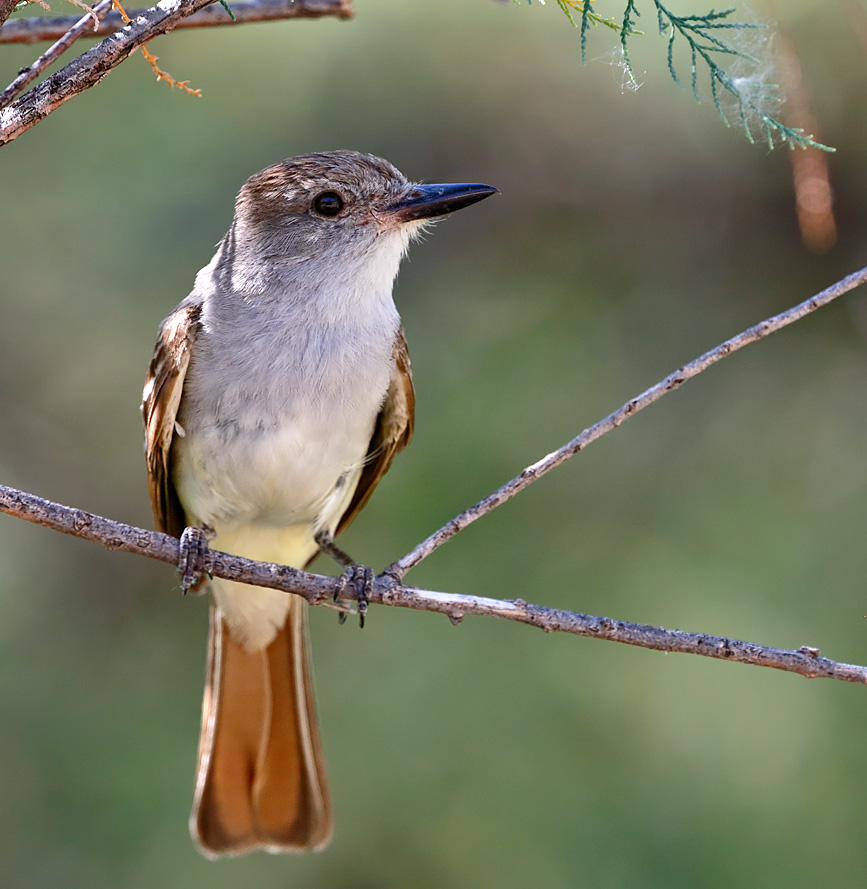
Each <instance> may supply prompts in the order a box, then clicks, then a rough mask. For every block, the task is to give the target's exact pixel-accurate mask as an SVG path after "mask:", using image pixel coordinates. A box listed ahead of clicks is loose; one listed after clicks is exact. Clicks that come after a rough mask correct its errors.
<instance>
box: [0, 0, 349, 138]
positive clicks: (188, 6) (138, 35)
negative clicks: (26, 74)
mask: <svg viewBox="0 0 867 889" xmlns="http://www.w3.org/2000/svg"><path fill="white" fill-rule="evenodd" d="M213 2H214V0H162V2H161V3H160V4H159V6H154V7H151V8H150V9H146V10H143V11H140V12H138V13H137V14H136V16H135V18H134V19H133V21H132V23H131V24H129V25H125V26H124V27H123V28H122V29H121V30H120V31H117V32H116V33H114V34H111V35H109V36H108V37H106V38H105V39H104V40H103V41H101V42H100V43H98V44H97V45H96V46H94V47H91V48H90V49H89V50H87V51H86V52H84V53H82V54H81V55H80V56H78V58H76V59H73V60H72V61H71V62H70V63H69V64H67V65H65V66H64V67H63V68H61V69H60V70H59V71H57V72H56V73H55V74H52V75H51V77H49V78H47V79H46V80H44V81H42V83H40V84H38V85H37V86H35V87H33V88H32V89H30V90H29V91H28V92H26V93H25V94H24V95H23V96H21V97H20V98H18V99H16V100H15V101H14V102H13V103H12V104H11V105H9V106H8V107H7V108H4V109H2V110H0V145H6V144H7V143H9V142H11V141H12V140H13V139H16V138H17V137H18V136H20V135H21V134H22V133H24V132H26V131H27V130H28V129H30V127H32V126H34V124H37V123H39V121H40V120H42V119H43V118H45V117H46V116H47V115H49V114H50V113H51V112H52V111H54V110H55V109H57V108H59V107H60V106H61V105H63V104H64V103H65V102H68V101H69V100H70V99H71V98H73V97H74V96H77V95H78V94H79V93H81V92H83V91H84V90H86V89H89V88H90V87H92V86H96V84H97V83H99V82H100V81H101V80H102V79H103V77H105V76H106V75H107V74H108V73H109V71H111V70H112V68H114V67H116V66H117V65H119V64H120V63H121V62H123V61H124V59H126V58H127V57H128V56H129V55H130V53H132V52H133V51H134V50H136V49H138V48H139V47H140V46H141V45H142V44H145V43H147V42H148V41H149V40H153V38H154V37H159V36H160V34H165V33H166V32H168V31H171V30H172V29H173V28H175V27H178V26H179V25H180V23H181V22H182V21H184V20H185V19H186V18H188V17H189V16H191V15H193V14H194V13H196V12H198V11H199V10H201V9H203V8H204V7H206V6H208V5H209V4H210V3H213ZM302 2H310V0H295V3H297V4H299V6H300V5H301V4H302ZM315 2H316V3H318V4H322V3H325V2H327V0H315ZM293 5H294V4H293ZM332 5H333V6H337V5H340V6H342V5H343V4H342V3H341V2H340V0H335V2H334V3H333V4H332ZM5 28H6V26H4V27H3V29H2V30H0V34H2V32H3V31H4V30H5Z"/></svg>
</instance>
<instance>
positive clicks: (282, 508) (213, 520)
mask: <svg viewBox="0 0 867 889" xmlns="http://www.w3.org/2000/svg"><path fill="white" fill-rule="evenodd" d="M354 419H355V420H356V421H355V422H353V423H346V422H341V418H339V417H333V418H331V419H330V420H329V419H328V418H319V417H315V418H311V417H308V418H307V419H295V420H285V421H282V422H278V423H273V424H269V425H267V426H265V425H264V424H257V425H256V426H253V427H252V428H244V427H242V426H239V424H237V423H235V424H229V425H228V426H227V425H226V424H221V425H213V426H210V427H204V428H201V429H198V430H195V431H192V430H191V431H190V432H187V434H185V435H183V436H178V437H176V439H175V447H176V448H177V451H178V453H177V460H176V464H175V465H176V471H175V484H176V486H177V488H178V493H179V495H180V499H181V502H182V503H183V504H184V506H185V508H186V509H187V511H188V512H190V513H193V514H194V515H195V518H196V519H197V520H198V521H199V522H202V523H204V524H207V525H210V526H212V527H213V528H214V529H215V530H217V531H218V532H219V531H220V530H221V529H226V530H228V529H230V528H233V527H237V526H245V525H264V526H271V527H286V526H289V525H308V526H310V525H313V526H315V527H324V526H326V525H329V524H332V519H333V520H334V521H336V520H337V518H339V512H338V513H337V515H336V516H335V515H333V513H335V512H337V510H338V509H339V510H340V511H341V512H342V509H345V508H346V504H347V502H348V498H349V497H350V496H351V494H352V491H353V489H354V487H355V485H356V483H357V481H358V476H359V474H360V471H361V466H362V465H363V461H364V458H365V455H366V453H367V447H368V444H369V441H370V437H371V435H372V431H373V423H374V419H375V410H371V411H370V415H369V417H367V418H365V421H364V422H361V423H359V422H358V420H357V418H354ZM323 420H324V422H323ZM185 432H186V430H185ZM341 506H342V509H340V507H341Z"/></svg>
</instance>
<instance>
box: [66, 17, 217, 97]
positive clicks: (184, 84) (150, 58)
mask: <svg viewBox="0 0 867 889" xmlns="http://www.w3.org/2000/svg"><path fill="white" fill-rule="evenodd" d="M72 2H73V3H76V2H78V0H72ZM112 5H113V6H114V8H115V9H116V10H117V11H118V12H119V13H120V17H121V18H122V19H123V20H124V21H125V22H126V23H127V24H129V23H130V22H131V21H132V19H130V17H129V16H128V15H127V14H126V10H125V9H124V8H123V5H122V4H121V2H120V0H112ZM141 54H142V55H143V56H144V57H145V59H147V62H148V64H149V65H150V66H151V68H153V69H154V74H155V75H156V78H157V80H164V81H165V82H166V83H167V84H168V85H169V86H174V87H177V88H178V89H179V90H183V91H184V92H185V93H188V94H189V95H191V96H201V95H202V91H201V90H195V89H193V88H192V87H191V86H190V82H189V80H175V79H174V77H172V75H171V74H169V72H168V71H163V69H162V68H160V66H159V65H158V64H157V62H158V61H159V57H158V56H155V55H154V54H153V53H152V52H148V45H147V44H146V43H145V44H143V45H142V47H141Z"/></svg>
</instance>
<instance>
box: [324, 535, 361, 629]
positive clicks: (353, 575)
mask: <svg viewBox="0 0 867 889" xmlns="http://www.w3.org/2000/svg"><path fill="white" fill-rule="evenodd" d="M314 540H315V541H316V542H317V543H318V544H319V548H320V549H321V550H322V552H324V553H327V554H328V555H329V556H331V558H332V559H334V561H335V562H337V564H338V565H341V566H342V567H343V573H342V574H341V575H340V577H339V578H338V581H337V591H336V592H335V593H334V601H335V602H340V600H341V599H345V598H347V597H350V598H354V599H355V601H356V606H357V608H358V625H359V626H360V627H363V626H364V616H365V615H366V614H367V606H368V604H369V602H370V591H371V590H372V589H373V571H371V570H370V568H366V567H365V566H364V565H360V564H359V563H358V562H356V561H355V560H354V559H353V558H352V557H351V556H349V555H348V554H347V553H345V552H344V551H343V550H342V549H341V548H340V547H339V546H337V544H336V543H335V542H334V538H333V537H332V536H331V535H330V534H329V533H328V532H327V531H318V532H317V533H316V534H315V535H314ZM347 594H348V596H347ZM337 619H338V620H339V621H340V623H345V622H346V612H345V611H341V612H340V614H339V615H338V618H337Z"/></svg>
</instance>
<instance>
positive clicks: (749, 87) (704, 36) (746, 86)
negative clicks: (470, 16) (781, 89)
mask: <svg viewBox="0 0 867 889" xmlns="http://www.w3.org/2000/svg"><path fill="white" fill-rule="evenodd" d="M515 2H517V3H520V0H515ZM528 2H530V3H531V2H532V0H528ZM539 2H540V3H541V4H543V5H544V3H545V0H539ZM651 2H652V3H653V4H654V7H655V8H656V18H657V27H658V30H659V33H660V34H666V33H667V34H668V50H667V65H668V72H669V74H670V75H671V77H672V79H673V80H674V82H675V83H676V84H677V85H678V86H681V87H684V88H686V85H685V84H684V83H683V81H682V80H681V77H680V75H679V74H678V73H677V69H676V67H675V61H674V53H675V47H676V46H678V45H682V44H683V42H685V43H686V45H687V46H688V48H689V57H690V77H689V87H690V90H691V92H692V94H693V96H694V97H695V100H696V102H701V96H700V93H699V87H700V70H701V68H702V67H703V66H706V67H707V74H708V79H709V83H710V94H711V99H712V101H713V104H714V107H715V108H716V110H717V113H718V114H719V116H720V119H721V120H722V122H723V123H724V124H725V125H726V126H727V127H730V126H731V125H732V121H731V116H732V115H733V116H734V117H736V118H737V120H739V121H740V124H741V126H742V127H743V130H744V133H745V134H746V137H747V139H748V140H749V141H750V142H751V143H755V142H756V134H755V133H754V130H756V129H757V130H758V131H759V133H760V138H761V139H762V141H764V142H765V143H766V144H767V145H768V147H769V148H774V146H775V145H776V144H784V145H788V146H789V148H793V149H794V148H796V147H797V148H819V149H821V150H822V151H834V149H833V148H830V147H829V146H827V145H822V144H821V143H820V142H816V141H815V139H813V137H812V136H811V135H806V134H805V133H804V131H803V130H802V129H801V128H800V127H790V126H787V125H786V124H784V123H783V122H782V121H781V120H779V119H778V118H777V117H775V116H774V115H773V114H771V113H770V111H769V110H768V109H769V108H770V107H772V106H774V105H775V104H777V105H778V104H779V103H780V102H781V99H780V98H779V97H778V96H776V95H774V91H775V90H776V89H777V88H778V87H777V85H776V84H773V83H765V82H764V81H763V80H762V79H761V77H760V76H757V77H737V78H736V77H733V76H732V75H731V74H730V73H729V72H728V71H726V70H725V68H723V67H722V65H721V64H720V63H719V61H718V59H719V58H720V57H729V58H731V59H742V60H744V61H746V62H750V63H751V64H752V65H753V66H754V68H755V69H756V70H757V71H758V70H759V69H760V68H761V65H762V63H761V61H760V60H759V59H757V58H755V57H754V56H752V55H751V54H750V53H748V52H746V51H744V50H743V49H739V48H737V47H736V46H732V45H731V41H729V42H726V40H725V39H724V32H725V31H729V32H735V33H739V32H744V31H748V30H753V31H755V30H760V29H764V28H766V27H767V25H764V24H759V23H754V22H738V21H733V20H732V19H731V16H732V15H733V14H734V13H735V12H736V9H735V8H734V7H732V8H731V9H723V10H719V11H717V10H714V9H711V10H710V12H706V13H704V14H702V15H677V14H676V13H673V12H671V10H669V9H668V8H667V7H666V6H665V5H664V4H663V3H662V2H661V0H651ZM557 5H558V6H559V7H560V9H561V10H562V11H563V13H564V14H565V15H566V17H567V18H568V19H569V21H570V22H571V23H572V25H573V26H574V27H576V28H580V30H581V61H582V62H586V61H587V33H588V29H589V27H590V25H604V26H605V27H607V28H611V29H612V30H614V31H617V32H618V33H619V34H620V46H621V50H622V53H623V65H624V68H625V71H626V75H627V77H629V79H630V80H631V81H632V83H633V84H636V85H637V80H636V79H635V74H634V72H633V70H632V63H631V61H630V58H629V47H628V40H629V38H630V37H633V36H635V35H642V34H643V32H642V31H639V30H638V29H637V28H636V23H637V19H638V18H639V17H640V16H641V13H640V12H639V10H638V8H637V3H636V0H626V8H625V9H624V11H623V16H622V18H621V19H620V20H619V21H617V20H615V19H613V18H605V17H604V16H601V15H599V13H597V12H594V11H593V10H591V9H590V2H585V0H557ZM576 13H577V14H578V15H580V20H576V18H577V16H576ZM721 32H723V33H721ZM726 96H727V97H728V99H729V102H730V103H733V104H734V110H733V111H732V110H731V109H728V110H727V109H726V107H725V106H724V104H723V103H724V100H725V97H726Z"/></svg>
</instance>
